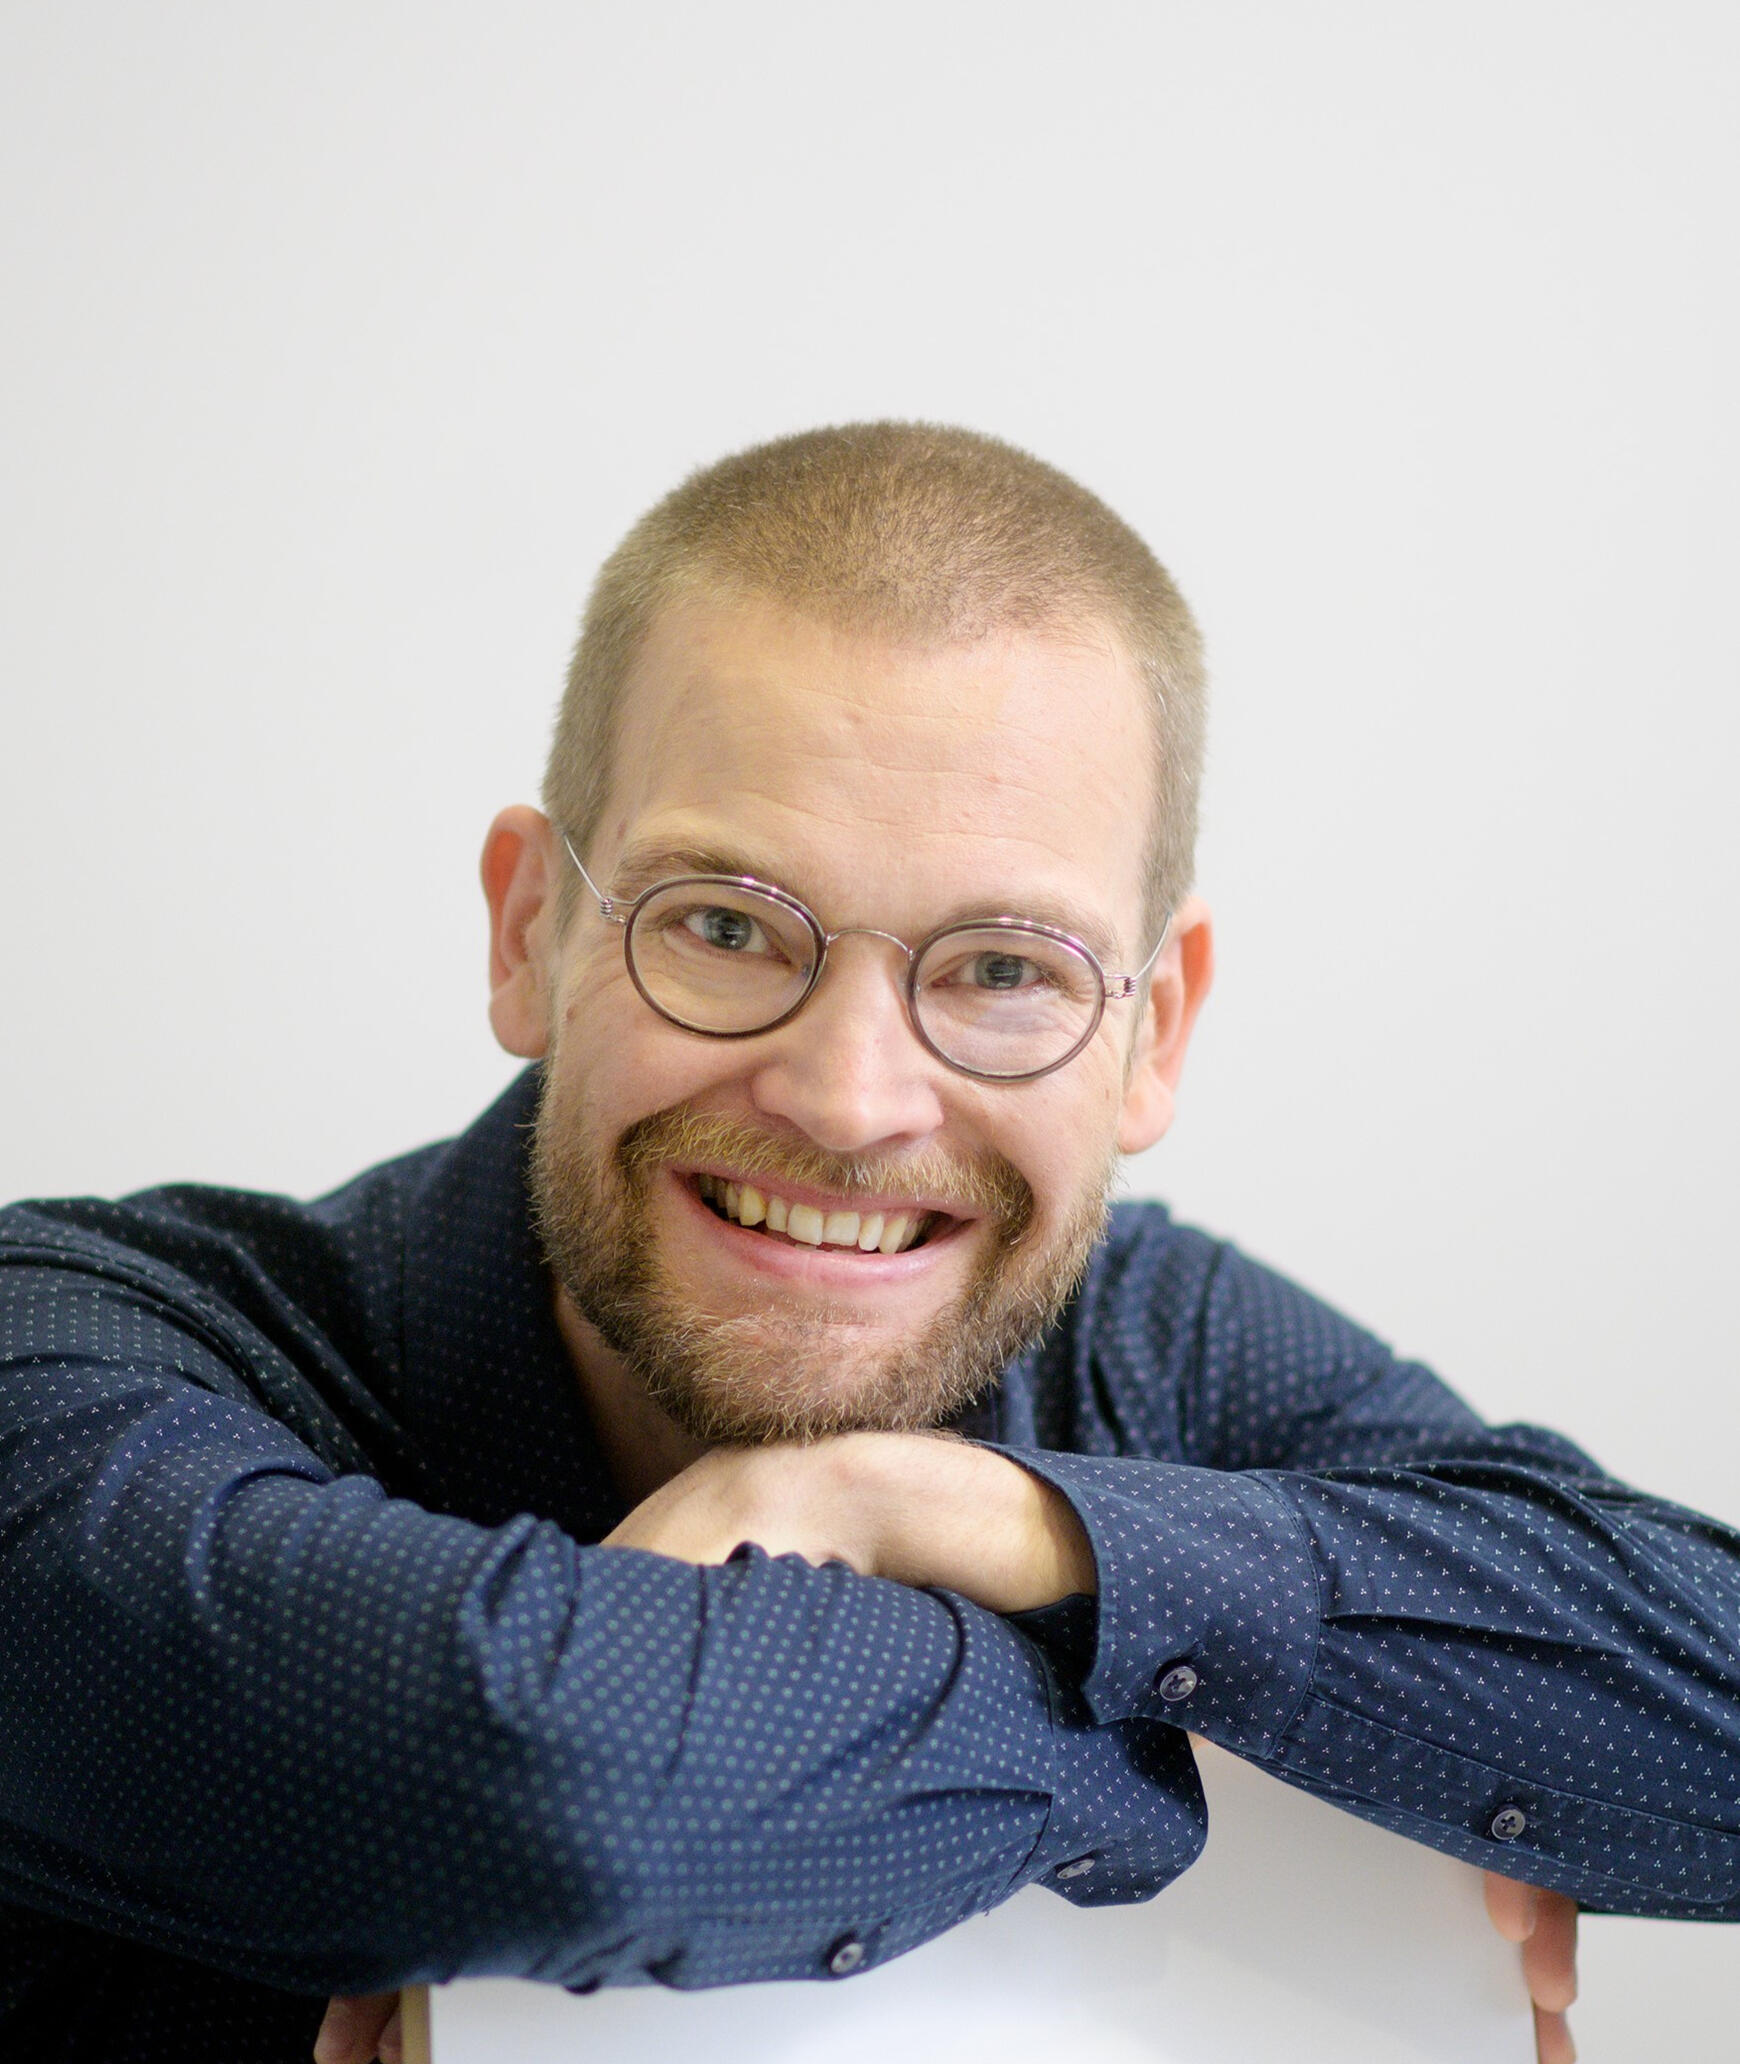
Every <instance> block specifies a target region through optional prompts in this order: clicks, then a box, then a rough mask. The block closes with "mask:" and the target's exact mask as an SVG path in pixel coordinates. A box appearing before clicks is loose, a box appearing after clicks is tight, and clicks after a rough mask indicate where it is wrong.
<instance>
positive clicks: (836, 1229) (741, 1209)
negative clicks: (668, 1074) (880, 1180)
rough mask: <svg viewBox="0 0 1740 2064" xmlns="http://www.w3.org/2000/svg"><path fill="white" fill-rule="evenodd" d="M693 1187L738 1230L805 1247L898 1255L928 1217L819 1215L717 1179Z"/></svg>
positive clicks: (910, 1214)
mask: <svg viewBox="0 0 1740 2064" xmlns="http://www.w3.org/2000/svg"><path fill="white" fill-rule="evenodd" d="M695 1186H696V1188H697V1189H698V1190H699V1191H700V1192H701V1195H702V1196H703V1197H705V1198H706V1199H707V1200H708V1202H709V1203H712V1204H718V1205H721V1206H722V1207H723V1208H724V1212H725V1216H726V1217H727V1218H733V1219H735V1220H736V1221H737V1223H738V1224H739V1225H746V1226H757V1225H763V1224H765V1225H766V1227H767V1229H768V1231H769V1232H771V1233H785V1234H786V1235H787V1236H788V1237H789V1238H791V1239H793V1240H800V1241H802V1243H803V1244H804V1245H805V1246H806V1247H856V1248H858V1249H859V1250H860V1251H861V1252H862V1253H865V1254H869V1253H871V1252H872V1251H875V1252H878V1253H882V1254H898V1253H900V1252H901V1250H902V1249H903V1248H906V1247H910V1246H911V1245H912V1243H913V1241H914V1240H916V1239H917V1238H918V1235H919V1233H920V1231H921V1230H922V1229H923V1226H924V1222H925V1218H926V1216H927V1214H926V1213H924V1212H922V1211H918V1210H913V1211H864V1212H859V1211H823V1210H821V1209H819V1208H818V1207H817V1206H816V1205H814V1204H788V1203H787V1202H786V1200H785V1199H784V1198H783V1197H774V1196H770V1195H769V1194H768V1193H767V1192H766V1191H764V1190H758V1189H757V1188H756V1187H755V1185H754V1184H753V1183H734V1182H727V1181H726V1180H725V1179H724V1177H723V1176H717V1175H702V1176H697V1177H696V1179H695Z"/></svg>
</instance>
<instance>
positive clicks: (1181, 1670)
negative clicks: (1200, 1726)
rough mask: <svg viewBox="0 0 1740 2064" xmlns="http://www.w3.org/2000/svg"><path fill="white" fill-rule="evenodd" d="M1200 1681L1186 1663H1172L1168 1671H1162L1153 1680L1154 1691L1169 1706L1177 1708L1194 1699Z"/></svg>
mask: <svg viewBox="0 0 1740 2064" xmlns="http://www.w3.org/2000/svg"><path fill="white" fill-rule="evenodd" d="M1201 1682H1202V1679H1201V1678H1200V1677H1199V1676H1198V1675H1197V1674H1196V1672H1195V1671H1194V1670H1193V1669H1192V1668H1191V1667H1190V1665H1189V1664H1188V1663H1174V1664H1173V1665H1172V1666H1171V1668H1170V1669H1166V1670H1162V1671H1161V1672H1160V1675H1159V1676H1158V1677H1157V1678H1156V1679H1155V1689H1156V1690H1157V1691H1158V1692H1159V1694H1160V1696H1161V1697H1162V1698H1163V1699H1164V1700H1165V1701H1166V1703H1167V1704H1168V1705H1169V1706H1179V1705H1182V1704H1183V1703H1184V1701H1185V1700H1186V1699H1187V1698H1194V1697H1195V1695H1196V1687H1197V1686H1198V1685H1199V1684H1200V1683H1201Z"/></svg>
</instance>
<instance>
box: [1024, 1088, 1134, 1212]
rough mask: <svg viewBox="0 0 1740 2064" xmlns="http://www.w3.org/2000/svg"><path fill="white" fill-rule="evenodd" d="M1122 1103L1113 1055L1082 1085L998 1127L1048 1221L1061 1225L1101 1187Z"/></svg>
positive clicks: (1031, 1104) (1055, 1093)
mask: <svg viewBox="0 0 1740 2064" xmlns="http://www.w3.org/2000/svg"><path fill="white" fill-rule="evenodd" d="M1084 1061H1085V1057H1084ZM1076 1065H1077V1066H1082V1065H1083V1063H1079V1062H1078V1063H1077V1064H1076ZM1064 1073H1065V1076H1066V1077H1067V1075H1068V1071H1067V1070H1065V1071H1064ZM1035 1087H1036V1088H1038V1087H1040V1085H1035ZM1122 1101H1123V1082H1122V1077H1121V1075H1120V1073H1119V1068H1118V1060H1117V1057H1116V1056H1115V1055H1114V1056H1111V1057H1110V1060H1109V1063H1108V1065H1106V1066H1104V1067H1099V1066H1096V1067H1095V1068H1094V1070H1093V1072H1092V1073H1091V1074H1084V1078H1083V1079H1082V1080H1080V1081H1074V1082H1068V1081H1066V1083H1065V1085H1064V1086H1063V1087H1061V1088H1059V1089H1056V1090H1053V1091H1052V1092H1051V1094H1049V1095H1047V1096H1044V1097H1043V1098H1041V1097H1034V1098H1033V1100H1032V1101H1031V1102H1029V1103H1025V1104H1023V1105H1022V1106H1021V1107H1020V1108H1019V1109H1018V1110H1017V1111H1015V1112H1012V1113H1011V1114H1010V1117H1011V1119H1012V1120H1013V1122H1012V1123H1005V1124H1004V1125H1002V1126H1000V1127H999V1131H998V1137H997V1141H996V1144H997V1145H998V1147H999V1148H1000V1150H1001V1151H1002V1152H1003V1153H1004V1154H1005V1155H1006V1156H1007V1157H1008V1158H1009V1160H1010V1161H1012V1162H1013V1163H1014V1165H1015V1167H1016V1168H1017V1169H1018V1170H1019V1171H1020V1173H1021V1174H1022V1175H1023V1176H1024V1177H1025V1178H1026V1179H1027V1182H1028V1183H1029V1185H1030V1186H1031V1188H1032V1190H1033V1194H1034V1197H1035V1199H1036V1200H1037V1203H1038V1206H1039V1214H1040V1217H1041V1219H1042V1220H1043V1221H1044V1222H1046V1223H1048V1224H1056V1223H1058V1222H1059V1221H1061V1220H1062V1219H1064V1218H1066V1217H1067V1216H1069V1215H1070V1214H1071V1213H1072V1212H1074V1211H1075V1210H1076V1208H1077V1207H1078V1206H1079V1205H1080V1203H1081V1201H1082V1198H1083V1196H1084V1194H1085V1193H1087V1192H1089V1191H1097V1190H1098V1189H1100V1188H1101V1187H1103V1185H1104V1183H1105V1181H1106V1180H1107V1176H1108V1173H1109V1171H1110V1169H1111V1166H1112V1163H1113V1160H1114V1150H1115V1147H1116V1143H1117V1127H1118V1114H1119V1110H1120V1108H1121V1105H1122Z"/></svg>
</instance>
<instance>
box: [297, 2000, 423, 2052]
mask: <svg viewBox="0 0 1740 2064" xmlns="http://www.w3.org/2000/svg"><path fill="white" fill-rule="evenodd" d="M404 2054H405V2052H404V2042H403V2037H402V2034H401V2031H400V2025H399V1995H398V1994H397V1993H396V1992H362V1993H351V1994H339V1995H337V1996H335V1997H334V1998H332V1999H330V2000H328V2001H327V2003H326V2019H325V2020H324V2021H322V2022H321V2024H320V2033H319V2035H318V2036H316V2038H315V2041H314V2064H374V2060H375V2059H376V2058H377V2057H378V2058H379V2059H380V2064H402V2060H403V2057H404Z"/></svg>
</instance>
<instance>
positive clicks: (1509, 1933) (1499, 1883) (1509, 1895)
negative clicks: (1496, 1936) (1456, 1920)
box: [1485, 1871, 1539, 1942]
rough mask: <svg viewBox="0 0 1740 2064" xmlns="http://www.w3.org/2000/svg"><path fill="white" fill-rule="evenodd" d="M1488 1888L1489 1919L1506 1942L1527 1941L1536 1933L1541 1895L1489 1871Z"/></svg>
mask: <svg viewBox="0 0 1740 2064" xmlns="http://www.w3.org/2000/svg"><path fill="white" fill-rule="evenodd" d="M1485 1889H1486V1917H1487V1919H1488V1920H1490V1921H1491V1923H1492V1925H1493V1926H1494V1927H1495V1928H1496V1929H1497V1930H1498V1932H1499V1933H1500V1934H1501V1935H1502V1936H1503V1937H1504V1939H1505V1941H1506V1942H1526V1941H1527V1940H1528V1939H1529V1937H1530V1936H1531V1935H1532V1934H1533V1933H1534V1932H1535V1903H1536V1900H1537V1899H1538V1898H1539V1894H1538V1893H1537V1892H1536V1890H1535V1888H1534V1886H1533V1885H1524V1884H1522V1883H1521V1882H1519V1880H1517V1879H1516V1878H1501V1877H1500V1876H1499V1874H1498V1873H1497V1871H1488V1872H1487V1873H1486V1887H1485Z"/></svg>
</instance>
